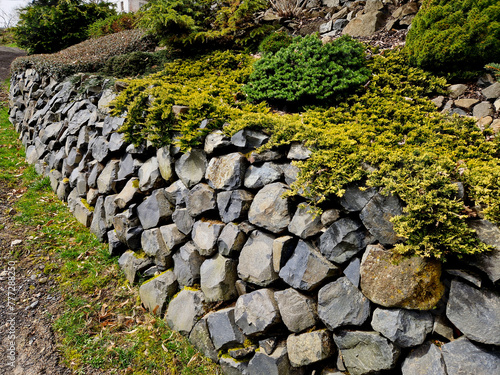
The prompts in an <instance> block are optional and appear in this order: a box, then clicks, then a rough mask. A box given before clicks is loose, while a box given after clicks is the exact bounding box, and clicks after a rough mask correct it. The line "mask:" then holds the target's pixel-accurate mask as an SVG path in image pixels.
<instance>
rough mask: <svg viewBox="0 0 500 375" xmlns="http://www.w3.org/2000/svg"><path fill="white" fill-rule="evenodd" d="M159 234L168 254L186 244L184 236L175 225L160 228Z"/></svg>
mask: <svg viewBox="0 0 500 375" xmlns="http://www.w3.org/2000/svg"><path fill="white" fill-rule="evenodd" d="M160 232H161V236H162V238H163V241H164V242H165V246H166V248H167V252H168V253H171V252H172V251H173V250H175V248H176V247H177V246H179V245H181V244H183V243H184V242H186V235H185V234H183V233H181V232H180V231H179V229H177V226H176V225H175V224H168V225H164V226H162V227H160Z"/></svg>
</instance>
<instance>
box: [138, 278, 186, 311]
mask: <svg viewBox="0 0 500 375" xmlns="http://www.w3.org/2000/svg"><path fill="white" fill-rule="evenodd" d="M177 286H178V284H177V280H176V278H175V275H174V273H173V272H172V270H168V271H165V272H163V273H161V274H159V275H158V276H157V277H154V278H152V279H150V280H148V281H146V282H144V283H143V284H142V285H141V287H140V288H139V296H140V297H141V301H142V304H143V305H144V307H145V308H146V309H148V310H149V312H151V313H153V314H155V315H158V316H163V314H164V313H165V310H166V307H167V299H168V298H170V297H172V296H173V295H174V294H175V293H176V292H177Z"/></svg>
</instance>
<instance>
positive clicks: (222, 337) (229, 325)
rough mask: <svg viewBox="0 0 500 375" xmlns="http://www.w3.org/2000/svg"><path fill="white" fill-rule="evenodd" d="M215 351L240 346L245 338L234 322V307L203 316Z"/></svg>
mask: <svg viewBox="0 0 500 375" xmlns="http://www.w3.org/2000/svg"><path fill="white" fill-rule="evenodd" d="M205 318H206V320H207V324H208V330H209V332H210V337H211V338H212V342H213V344H214V347H215V349H216V350H224V351H225V350H227V349H229V348H235V347H238V346H242V345H243V343H244V341H245V336H244V335H243V333H242V332H241V330H240V329H239V328H238V326H237V325H236V323H235V322H234V307H227V308H225V309H222V310H219V311H214V312H211V313H209V314H207V315H206V316H205Z"/></svg>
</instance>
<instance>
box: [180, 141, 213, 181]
mask: <svg viewBox="0 0 500 375" xmlns="http://www.w3.org/2000/svg"><path fill="white" fill-rule="evenodd" d="M207 164H208V163H207V157H206V155H205V153H204V152H203V151H201V150H193V151H191V152H188V153H186V154H183V155H182V156H181V157H180V158H179V159H178V160H177V161H176V162H175V173H177V176H179V178H180V179H181V181H182V182H183V183H184V185H186V186H187V187H188V188H191V187H193V186H194V185H196V184H198V183H199V182H200V181H201V180H202V179H203V177H204V176H205V172H206V170H207Z"/></svg>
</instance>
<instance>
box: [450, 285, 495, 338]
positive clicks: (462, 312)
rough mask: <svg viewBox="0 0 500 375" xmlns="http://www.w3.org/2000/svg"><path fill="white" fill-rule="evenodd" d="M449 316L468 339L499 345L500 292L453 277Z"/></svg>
mask: <svg viewBox="0 0 500 375" xmlns="http://www.w3.org/2000/svg"><path fill="white" fill-rule="evenodd" d="M446 316H447V317H448V319H450V321H451V322H452V323H453V324H454V325H455V326H456V327H457V328H458V329H459V330H460V331H462V332H463V333H464V334H465V336H466V337H467V338H468V339H471V340H474V341H477V342H480V343H483V344H492V345H500V294H499V293H498V292H494V291H491V290H488V289H486V288H482V289H478V288H476V287H473V286H471V285H469V284H467V283H464V282H461V281H458V280H453V281H452V282H451V287H450V295H449V299H448V304H447V305H446Z"/></svg>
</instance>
